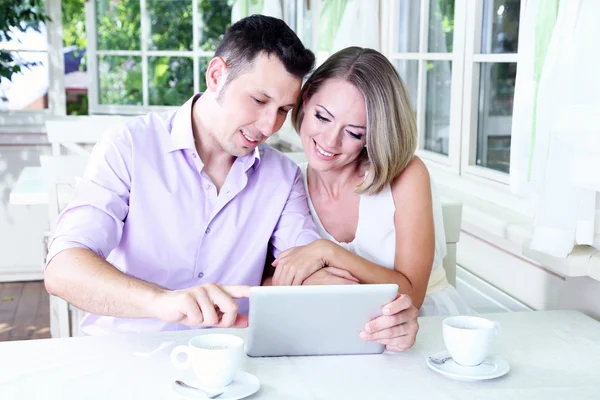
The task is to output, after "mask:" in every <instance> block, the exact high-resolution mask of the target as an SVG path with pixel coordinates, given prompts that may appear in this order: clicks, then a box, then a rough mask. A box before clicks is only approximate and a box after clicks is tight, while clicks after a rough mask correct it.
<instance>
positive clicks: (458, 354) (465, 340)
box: [443, 316, 500, 366]
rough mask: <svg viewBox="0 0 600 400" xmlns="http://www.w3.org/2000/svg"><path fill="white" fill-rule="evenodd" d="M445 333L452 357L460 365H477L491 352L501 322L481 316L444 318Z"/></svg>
mask: <svg viewBox="0 0 600 400" xmlns="http://www.w3.org/2000/svg"><path fill="white" fill-rule="evenodd" d="M443 333H444V343H445V344H446V349H447V350H448V352H449V353H450V355H451V356H452V359H453V360H454V361H455V362H456V363H457V364H460V365H465V366H476V365H479V364H481V363H482V362H483V360H485V358H486V357H487V356H488V355H489V354H490V351H491V349H492V345H493V344H494V342H495V341H496V339H497V338H498V335H499V334H500V324H499V323H498V322H495V321H490V320H489V319H485V318H480V317H471V316H457V317H449V318H446V319H444V322H443Z"/></svg>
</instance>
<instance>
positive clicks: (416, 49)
mask: <svg viewBox="0 0 600 400" xmlns="http://www.w3.org/2000/svg"><path fill="white" fill-rule="evenodd" d="M456 2H457V1H455V0H423V1H421V0H401V1H394V2H391V6H392V8H391V10H390V11H391V13H390V18H391V21H390V25H389V27H390V30H389V31H388V33H389V35H390V38H389V41H388V43H389V46H390V48H389V49H388V56H389V58H390V60H391V61H392V63H393V64H394V65H395V66H396V69H397V70H398V72H399V73H400V75H401V77H402V79H403V80H404V83H405V85H406V89H407V90H408V93H409V95H410V98H411V101H412V104H413V108H414V111H415V117H416V120H417V128H418V132H419V144H420V145H419V148H420V150H419V154H422V155H424V156H425V157H428V158H431V159H434V160H436V161H438V162H440V163H442V164H444V165H447V166H449V167H453V168H455V169H457V168H458V160H459V151H460V150H459V148H458V147H457V144H458V143H459V141H458V140H456V137H457V136H459V135H460V106H461V104H460V96H461V88H462V68H463V57H464V54H463V52H462V51H461V49H462V48H463V44H462V43H461V39H462V36H461V32H462V30H461V29H457V31H458V33H459V35H456V34H455V33H456V32H455V26H464V15H460V14H459V13H457V12H456V11H455V8H456V4H455V3H456ZM384 26H385V24H384Z"/></svg>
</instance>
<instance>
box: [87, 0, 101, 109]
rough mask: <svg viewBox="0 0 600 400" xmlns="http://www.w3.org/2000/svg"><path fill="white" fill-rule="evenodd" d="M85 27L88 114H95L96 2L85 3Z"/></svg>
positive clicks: (96, 104) (97, 100) (96, 88)
mask: <svg viewBox="0 0 600 400" xmlns="http://www.w3.org/2000/svg"><path fill="white" fill-rule="evenodd" d="M84 7H85V25H86V37H87V49H86V58H87V74H88V113H89V114H90V115H91V114H96V112H97V110H98V103H99V98H98V92H99V91H98V85H99V80H98V78H99V76H98V54H97V50H98V40H97V37H98V26H97V24H96V0H90V1H86V2H85V3H84Z"/></svg>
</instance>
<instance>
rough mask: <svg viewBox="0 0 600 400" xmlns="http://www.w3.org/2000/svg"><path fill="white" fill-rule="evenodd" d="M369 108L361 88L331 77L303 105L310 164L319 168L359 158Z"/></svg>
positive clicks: (302, 129)
mask: <svg viewBox="0 0 600 400" xmlns="http://www.w3.org/2000/svg"><path fill="white" fill-rule="evenodd" d="M366 127H367V108H366V106H365V100H364V98H363V96H362V94H361V93H360V91H359V90H358V89H357V88H356V87H355V86H354V85H352V84H351V83H349V82H347V81H345V80H342V79H330V80H328V81H326V82H324V83H323V84H322V85H321V88H320V89H319V90H318V91H317V92H316V93H315V94H314V95H313V96H312V97H311V98H310V99H309V100H308V102H306V103H305V105H304V117H303V119H302V125H301V127H300V138H301V140H302V146H303V147H304V153H305V154H306V158H307V160H308V164H309V165H310V166H311V167H312V168H314V169H316V170H318V171H328V170H331V169H337V168H341V167H344V166H346V165H348V164H350V163H353V162H355V161H356V160H357V158H358V156H359V155H360V152H361V151H362V150H363V148H364V146H365V143H366V133H367V128H366Z"/></svg>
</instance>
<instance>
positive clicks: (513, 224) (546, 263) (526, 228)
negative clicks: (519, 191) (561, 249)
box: [430, 168, 600, 281]
mask: <svg viewBox="0 0 600 400" xmlns="http://www.w3.org/2000/svg"><path fill="white" fill-rule="evenodd" d="M430 173H431V175H432V177H433V179H434V180H435V183H436V186H437V188H438V190H439V192H440V196H441V197H442V201H458V202H461V203H462V204H463V215H462V228H461V229H462V230H463V231H465V232H468V233H470V234H472V235H475V236H477V237H479V238H480V239H482V240H484V241H487V242H488V243H490V244H491V245H493V246H496V247H499V248H501V249H503V250H505V251H508V252H510V253H513V254H514V255H516V256H519V257H525V258H527V259H529V260H530V261H532V262H534V263H535V264H538V265H539V266H540V267H542V268H544V269H547V270H549V271H552V272H555V273H557V274H559V275H562V276H565V277H590V278H592V279H595V280H597V281H600V251H599V250H598V249H595V248H593V247H591V246H576V247H575V248H574V249H573V252H572V253H571V254H569V256H568V257H567V258H566V259H560V258H556V257H553V256H549V255H547V254H543V253H540V252H537V251H535V250H531V249H530V247H529V243H530V242H531V237H532V233H533V218H532V217H530V216H527V215H525V214H523V213H519V212H517V211H515V210H514V209H509V208H507V207H503V206H501V205H499V204H498V203H497V202H496V203H494V202H491V201H487V200H485V199H482V195H484V196H485V195H486V193H481V192H489V188H485V187H484V188H481V190H479V189H480V187H479V186H477V188H476V189H474V188H473V187H472V186H470V185H465V184H464V182H461V183H459V182H458V181H460V180H465V178H462V177H459V176H456V175H454V176H453V177H449V176H448V175H447V174H444V173H443V172H442V173H439V171H436V169H435V168H430ZM476 193H477V194H476ZM487 194H489V193H487ZM498 196H506V193H499V194H498ZM516 201H518V200H516ZM510 203H511V204H510V205H514V203H515V202H510Z"/></svg>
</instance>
